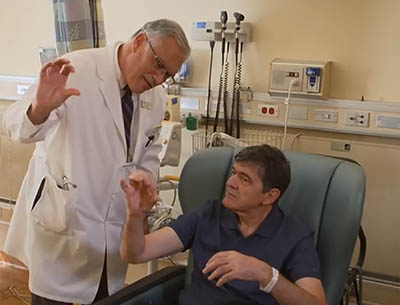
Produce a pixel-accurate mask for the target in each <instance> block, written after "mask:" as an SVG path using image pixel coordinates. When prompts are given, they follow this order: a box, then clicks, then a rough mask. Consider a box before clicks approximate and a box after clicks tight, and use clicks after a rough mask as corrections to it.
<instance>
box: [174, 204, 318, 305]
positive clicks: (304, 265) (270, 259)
mask: <svg viewBox="0 0 400 305" xmlns="http://www.w3.org/2000/svg"><path fill="white" fill-rule="evenodd" d="M169 226H170V227H171V228H172V229H173V230H174V231H175V232H176V233H177V235H178V236H179V238H180V240H181V241H182V243H183V245H184V247H185V250H186V249H189V248H192V254H193V261H194V265H193V272H192V278H191V284H190V285H189V286H188V287H185V289H184V291H183V292H182V294H181V296H180V303H179V304H181V305H186V304H191V305H194V304H199V305H200V304H201V305H203V304H218V305H220V304H230V305H232V304H263V305H265V304H268V305H269V304H278V302H277V301H276V300H275V299H274V298H273V297H272V296H271V295H270V294H268V293H265V292H263V291H261V290H260V289H259V283H258V282H255V281H243V280H232V281H230V282H228V283H226V284H225V285H223V286H222V287H217V286H216V285H215V283H216V282H215V281H209V280H208V279H207V276H206V275H204V274H203V273H202V272H201V270H202V269H203V268H204V266H205V265H206V263H207V261H208V260H209V259H210V258H211V257H212V256H213V255H214V254H215V253H217V252H220V251H228V250H235V251H238V252H240V253H242V254H244V255H248V256H253V257H255V258H258V259H260V260H262V261H265V262H266V263H268V264H269V265H270V266H273V267H275V268H276V269H278V270H279V272H280V273H281V274H282V275H284V276H285V277H286V278H287V279H289V280H290V281H292V282H295V281H297V280H298V279H300V278H303V277H314V278H318V279H320V271H319V269H320V267H319V259H318V255H317V252H316V250H315V246H314V239H313V236H314V232H313V230H312V229H310V228H308V227H307V226H305V225H302V224H301V223H299V222H298V221H297V220H295V219H294V218H293V217H289V216H285V215H284V214H283V212H282V210H281V209H280V208H279V207H278V205H275V206H274V207H273V209H272V210H271V212H270V213H269V214H268V216H267V218H266V219H265V220H264V221H263V222H262V223H261V224H260V226H259V227H258V229H257V230H256V231H255V232H254V233H253V234H252V235H250V236H248V237H247V238H245V237H244V236H243V235H242V233H241V232H240V230H239V228H238V222H237V216H236V214H235V213H233V212H232V211H230V210H229V209H226V208H225V207H224V206H223V204H222V202H221V201H220V200H210V201H208V202H207V204H205V205H204V206H202V207H201V208H199V209H195V210H192V211H190V212H188V213H186V214H184V215H182V216H180V217H179V218H178V219H176V220H174V221H172V222H171V223H170V224H169Z"/></svg>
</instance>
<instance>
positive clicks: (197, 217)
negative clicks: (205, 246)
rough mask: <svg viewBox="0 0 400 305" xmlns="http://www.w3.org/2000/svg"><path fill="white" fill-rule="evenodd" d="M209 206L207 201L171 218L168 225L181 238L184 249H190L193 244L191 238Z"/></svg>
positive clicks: (209, 203)
mask: <svg viewBox="0 0 400 305" xmlns="http://www.w3.org/2000/svg"><path fill="white" fill-rule="evenodd" d="M210 208H211V202H207V204H204V206H202V207H200V208H197V209H193V210H191V211H189V212H187V213H185V214H184V215H181V216H179V217H178V218H177V219H174V220H172V221H171V222H170V223H169V224H168V226H169V227H170V228H172V229H173V230H174V231H175V233H176V234H177V235H178V237H179V239H180V240H181V242H182V244H183V247H184V250H183V251H185V250H187V249H190V248H191V247H192V245H193V240H194V238H195V235H196V231H197V228H198V227H199V225H200V222H201V219H202V217H203V215H204V214H205V213H207V211H209V209H210Z"/></svg>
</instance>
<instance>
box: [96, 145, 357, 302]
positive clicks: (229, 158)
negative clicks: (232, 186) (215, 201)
mask: <svg viewBox="0 0 400 305" xmlns="http://www.w3.org/2000/svg"><path fill="white" fill-rule="evenodd" d="M236 152H237V150H234V149H232V148H227V147H219V148H209V149H207V150H205V151H202V152H199V153H197V154H195V155H193V156H192V157H191V158H190V159H189V160H188V161H187V162H186V164H185V166H184V168H183V170H182V174H181V178H180V182H179V199H180V202H181V205H182V209H183V212H184V213H185V212H187V211H189V210H191V209H193V208H196V207H198V206H200V205H202V204H203V203H205V202H206V200H207V199H211V198H222V197H223V195H224V189H225V181H226V180H227V178H228V177H229V175H230V171H231V167H232V164H233V162H234V155H235V153H236ZM285 155H286V156H287V158H288V160H289V161H290V164H291V170H292V180H291V183H290V185H289V187H288V189H287V191H286V192H285V194H284V195H283V197H282V198H281V199H280V201H279V205H280V207H281V208H282V209H283V211H284V212H285V213H287V214H291V215H295V216H296V217H297V218H298V219H299V220H301V221H303V222H305V223H308V224H309V225H312V226H313V227H314V229H315V244H316V247H317V251H318V254H319V258H320V262H321V273H322V283H323V286H324V289H325V293H326V297H327V299H328V304H329V305H338V304H340V300H341V298H342V295H343V291H344V287H345V284H346V281H347V276H348V268H349V265H350V261H351V257H352V253H353V249H354V246H355V243H356V239H357V235H358V232H359V228H360V222H361V216H362V211H363V204H364V194H365V175H364V171H363V169H362V168H361V167H360V166H359V165H358V164H356V163H353V162H351V161H349V160H342V159H336V158H331V157H326V156H321V155H314V154H308V153H300V152H292V151H290V152H285ZM190 273H191V259H189V263H188V266H187V267H185V266H172V267H168V268H165V269H163V270H160V271H158V272H156V273H153V274H151V275H149V276H147V277H145V278H143V279H141V280H139V281H137V282H135V283H133V284H131V285H129V286H128V287H126V288H124V289H122V290H121V291H119V292H117V293H116V294H114V295H112V296H110V297H108V298H106V299H104V300H102V301H100V302H98V303H96V305H134V304H152V305H157V304H163V305H169V304H171V305H172V304H177V303H178V299H179V293H180V291H181V290H182V289H183V287H184V286H185V285H187V284H188V283H189V281H190Z"/></svg>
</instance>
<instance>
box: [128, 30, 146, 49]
mask: <svg viewBox="0 0 400 305" xmlns="http://www.w3.org/2000/svg"><path fill="white" fill-rule="evenodd" d="M146 40H147V36H146V34H145V33H143V32H140V33H139V34H137V35H136V36H135V38H133V39H132V41H131V47H132V51H133V52H134V53H136V52H137V50H138V49H139V48H140V47H141V46H142V45H143V46H145V45H146Z"/></svg>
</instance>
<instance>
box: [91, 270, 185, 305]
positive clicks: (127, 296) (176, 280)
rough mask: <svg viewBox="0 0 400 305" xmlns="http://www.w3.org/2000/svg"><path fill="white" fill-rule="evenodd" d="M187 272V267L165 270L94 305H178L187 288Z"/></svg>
mask: <svg viewBox="0 0 400 305" xmlns="http://www.w3.org/2000/svg"><path fill="white" fill-rule="evenodd" d="M185 272H186V267H185V266H171V267H167V268H164V269H162V270H160V271H157V272H155V273H152V274H150V275H148V276H146V277H144V278H142V279H140V280H138V281H137V282H134V283H132V284H131V285H129V286H127V287H125V288H123V289H121V290H120V291H118V292H116V293H115V294H113V295H111V296H109V297H107V298H105V299H103V300H100V301H98V302H96V303H94V305H134V304H152V305H157V304H160V305H161V304H165V305H173V304H174V305H176V304H178V300H179V294H180V291H181V290H182V289H183V287H184V286H185ZM149 302H150V303H149Z"/></svg>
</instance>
